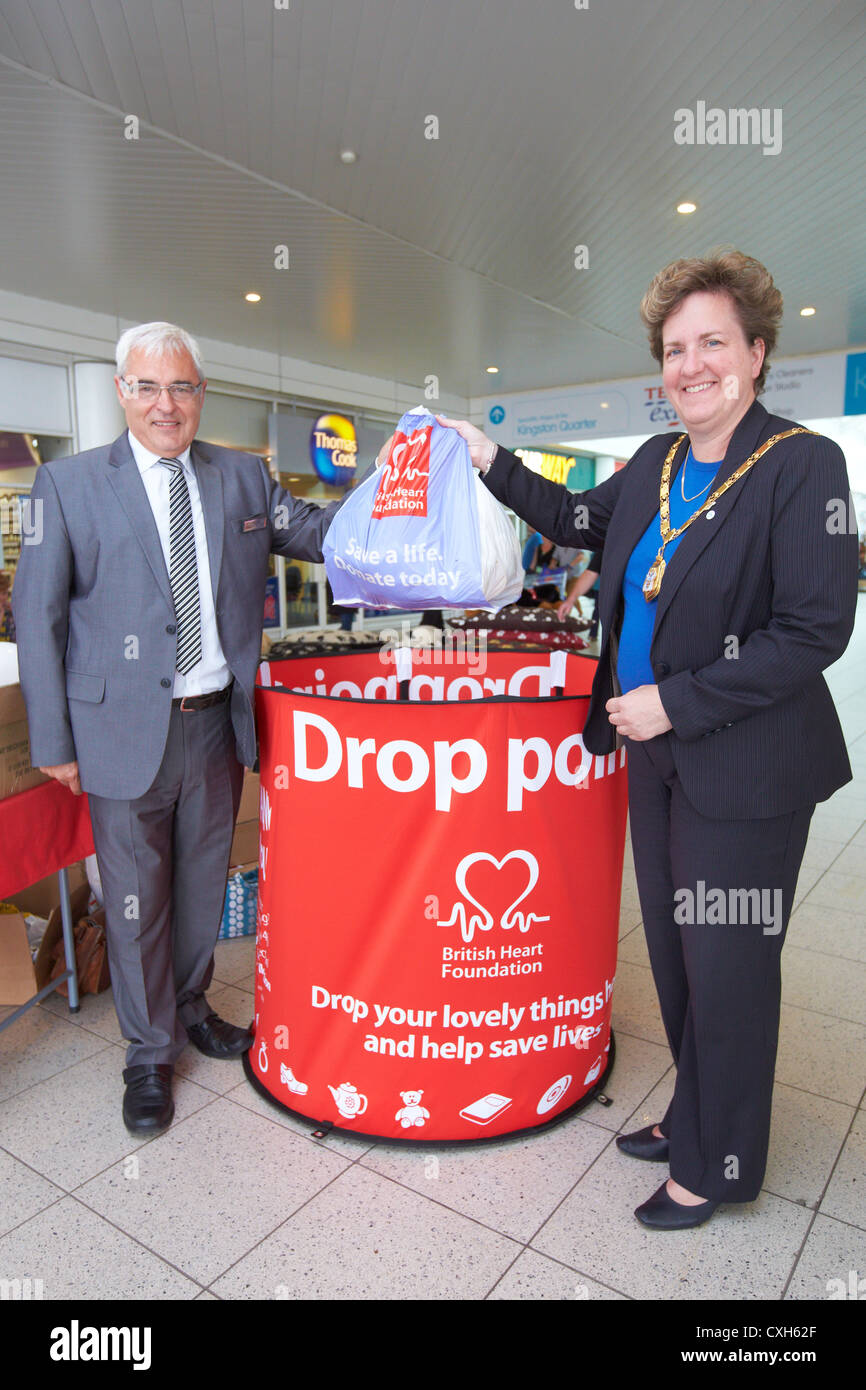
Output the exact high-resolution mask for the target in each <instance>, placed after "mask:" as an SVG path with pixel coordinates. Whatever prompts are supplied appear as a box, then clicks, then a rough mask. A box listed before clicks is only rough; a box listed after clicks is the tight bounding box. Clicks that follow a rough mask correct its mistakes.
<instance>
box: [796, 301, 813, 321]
mask: <svg viewBox="0 0 866 1390" xmlns="http://www.w3.org/2000/svg"><path fill="white" fill-rule="evenodd" d="M814 313H815V310H814V309H813V308H812V305H811V304H807V305H806V307H805V309H801V310H800V318H801V319H810V318H811V317H812V315H813V314H814Z"/></svg>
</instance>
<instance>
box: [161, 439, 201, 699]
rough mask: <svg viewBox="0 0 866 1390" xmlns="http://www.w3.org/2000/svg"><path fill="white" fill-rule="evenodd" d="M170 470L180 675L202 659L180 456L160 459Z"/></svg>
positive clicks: (189, 516)
mask: <svg viewBox="0 0 866 1390" xmlns="http://www.w3.org/2000/svg"><path fill="white" fill-rule="evenodd" d="M160 463H164V464H165V466H166V468H169V469H170V470H171V481H170V483H169V494H168V498H169V523H168V534H169V557H170V559H169V579H170V582H171V596H172V599H173V600H174V614H175V618H176V619H177V660H176V663H175V664H176V666H177V669H178V671H179V672H180V673H181V675H186V673H187V671H191V670H192V668H193V666H195V665H196V663H197V662H199V661H201V613H200V611H199V597H198V565H197V563H196V553H195V532H194V530H193V524H192V506H191V504H190V500H189V488H188V487H187V483H186V478H185V477H184V473H183V464H182V463H181V462H180V460H179V459H160Z"/></svg>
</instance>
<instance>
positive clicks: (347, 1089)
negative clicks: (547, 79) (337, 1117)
mask: <svg viewBox="0 0 866 1390" xmlns="http://www.w3.org/2000/svg"><path fill="white" fill-rule="evenodd" d="M328 1090H329V1091H330V1092H331V1095H332V1096H333V1097H334V1104H335V1105H336V1107H337V1109H338V1110H339V1112H340V1114H341V1115H342V1116H343V1118H344V1119H345V1120H354V1119H356V1117H357V1116H358V1115H363V1113H364V1111H365V1110H366V1109H367V1097H366V1096H363V1095H361V1094H360V1092H359V1090H358V1088H357V1086H353V1085H352V1083H351V1081H344V1082H343V1083H342V1085H340V1086H338V1087H337V1088H336V1089H335V1088H334V1087H333V1086H329V1087H328Z"/></svg>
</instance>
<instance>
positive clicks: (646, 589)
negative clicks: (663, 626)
mask: <svg viewBox="0 0 866 1390" xmlns="http://www.w3.org/2000/svg"><path fill="white" fill-rule="evenodd" d="M814 433H815V431H814V430H807V429H805V428H804V426H803V425H798V426H797V427H796V429H793V430H784V431H783V432H782V433H781V434H774V435H773V437H772V438H771V439H768V440H767V442H766V443H765V444H762V445H761V447H760V449H756V450H755V452H754V453H753V454H750V455H749V457H748V458H747V459H746V461H745V463H741V464H740V466H739V468H738V469H736V471H735V472H734V473H732V474H731V476H730V478H728V479H726V481H725V482H723V483H722V485H721V487H717V488H716V490H715V492H711V493H710V495H709V497H708V498H707V500H706V501H705V502H703V503H702V504H701V506H700V507H698V510H697V511H696V512H694V513H693V514H692V515H691V516H690V517H689V519H688V521H684V522H683V524H682V526H678V527H677V529H676V530H675V531H672V530H671V508H670V494H671V466H672V464H673V461H674V455H675V454H676V452H677V449H678V448H679V447H680V445H681V444H682V442H683V440H684V439H686V438H688V436H687V435H685V434H681V435H679V437H678V438H677V439H675V440H674V442H673V444H672V445H671V447H670V450H669V452H668V456H667V458H666V459H665V461H664V464H663V466H662V478H661V485H660V487H659V518H660V523H661V535H662V543H661V546H660V548H659V553H658V555H657V556H656V558H655V560H654V561H653V563H652V564H651V565H650V567H649V569H648V570H647V575H646V579H645V580H644V582H643V586H642V588H643V596H644V598H645V599H646V601H647V603H652V601H653V599H657V598H658V596H659V590H660V589H661V587H662V579H663V578H664V573H665V569H666V561H665V559H664V549H665V546H666V545H667V544H668V542H669V541H672V540H676V538H677V536H681V535H682V534H683V531H686V530H688V528H689V526H691V524H692V522H693V521H695V520H696V518H697V517H699V516H700V515H701V513H702V512H706V511H708V510H709V509H710V507H712V506H713V504H714V503H715V502H717V501H718V499H719V498H720V497H721V496H722V495H723V494H724V493H726V492H727V490H728V488H729V487H733V485H734V483H736V482H738V481H739V479H740V478H742V477H743V476H744V475H745V474H746V473H748V471H749V469H750V468H751V467H752V466H753V464H756V463H757V462H758V459H759V458H761V457H762V456H763V455H764V454H765V453H766V452H767V450H768V449H772V447H773V445H774V444H778V442H779V440H780V439H790V437H791V435H792V434H814ZM692 500H694V499H692Z"/></svg>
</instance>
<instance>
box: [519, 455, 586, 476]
mask: <svg viewBox="0 0 866 1390" xmlns="http://www.w3.org/2000/svg"><path fill="white" fill-rule="evenodd" d="M514 452H515V454H516V455H517V457H518V458H519V459H521V460H522V461H523V463H524V464H525V465H526V467H527V468H529V469H531V470H532V472H533V473H540V474H541V476H542V478H549V479H550V481H551V482H552V483H565V482H567V481H568V475H569V473H570V472H571V470H572V468H574V466H575V464H576V463H577V459H576V458H575V457H574V456H573V455H572V457H570V458H568V457H566V455H565V454H550V453H546V452H545V451H544V450H541V449H515V450H514Z"/></svg>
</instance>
